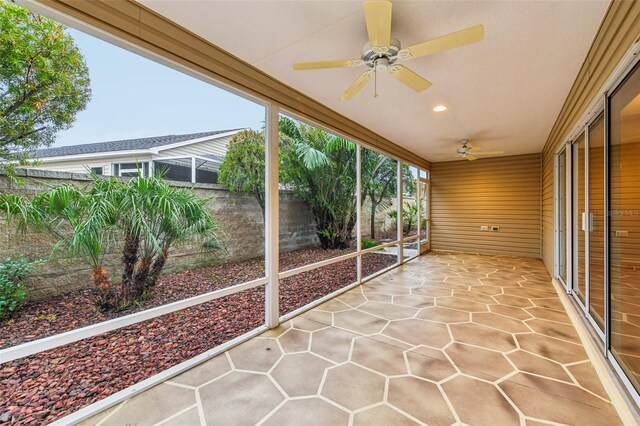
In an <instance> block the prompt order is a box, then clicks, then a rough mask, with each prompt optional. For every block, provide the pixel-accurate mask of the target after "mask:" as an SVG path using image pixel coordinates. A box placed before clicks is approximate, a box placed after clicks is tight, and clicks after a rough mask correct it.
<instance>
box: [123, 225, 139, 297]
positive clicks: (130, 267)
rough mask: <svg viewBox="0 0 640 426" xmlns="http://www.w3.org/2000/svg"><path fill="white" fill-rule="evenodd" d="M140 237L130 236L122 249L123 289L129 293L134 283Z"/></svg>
mask: <svg viewBox="0 0 640 426" xmlns="http://www.w3.org/2000/svg"><path fill="white" fill-rule="evenodd" d="M139 245H140V239H139V238H136V237H131V236H128V237H127V238H125V240H124V248H123V249H122V266H123V272H122V289H123V291H124V292H125V293H127V292H128V291H129V290H130V289H131V286H132V285H133V273H134V271H135V268H136V263H137V262H138V247H139Z"/></svg>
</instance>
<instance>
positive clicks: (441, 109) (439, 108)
mask: <svg viewBox="0 0 640 426" xmlns="http://www.w3.org/2000/svg"><path fill="white" fill-rule="evenodd" d="M433 110H434V111H435V112H442V111H446V110H447V107H446V106H444V105H436V106H434V107H433Z"/></svg>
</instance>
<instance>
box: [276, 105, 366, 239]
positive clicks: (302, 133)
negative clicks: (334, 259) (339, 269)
mask: <svg viewBox="0 0 640 426" xmlns="http://www.w3.org/2000/svg"><path fill="white" fill-rule="evenodd" d="M279 130H280V134H281V137H282V141H281V145H280V155H281V162H282V173H281V178H282V181H283V182H284V184H285V185H287V186H289V187H291V188H292V189H293V190H294V192H295V193H296V194H297V195H298V196H299V197H301V198H302V199H303V200H305V201H306V203H307V204H308V205H309V208H310V210H311V213H312V215H313V219H314V222H315V225H316V234H317V235H318V238H319V240H320V244H321V245H322V247H323V248H325V249H329V248H331V249H333V248H347V247H348V246H349V244H350V242H351V240H352V238H353V237H352V234H353V228H354V226H355V224H356V189H357V188H356V145H355V144H353V143H351V142H349V141H347V140H345V139H343V138H339V137H337V136H333V135H331V134H329V133H327V132H325V131H324V130H321V129H318V128H316V127H313V126H308V125H306V124H304V123H299V122H295V121H293V120H291V119H289V118H286V117H284V118H281V119H280V122H279Z"/></svg>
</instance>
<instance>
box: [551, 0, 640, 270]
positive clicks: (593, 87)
mask: <svg viewBox="0 0 640 426" xmlns="http://www.w3.org/2000/svg"><path fill="white" fill-rule="evenodd" d="M639 35H640V1H620V0H614V1H612V2H611V4H610V6H609V9H608V10H607V13H606V14H605V17H604V19H603V21H602V24H601V25H600V28H599V29H598V32H597V34H596V36H595V38H594V41H593V43H592V45H591V48H590V49H589V52H588V54H587V58H586V59H585V61H584V63H583V64H582V67H581V68H580V71H579V72H578V76H577V77H576V80H575V82H574V84H573V86H572V87H571V90H570V91H569V94H568V96H567V99H566V100H565V103H564V105H563V107H562V109H561V111H560V113H559V114H558V118H557V119H556V122H555V124H554V126H553V128H552V130H551V132H550V134H549V137H548V139H547V142H546V144H545V147H544V151H543V156H542V163H543V166H542V170H543V172H542V215H543V228H542V230H543V232H542V253H543V256H542V259H543V261H544V263H545V265H546V266H547V269H548V270H549V272H550V273H551V272H552V270H553V261H554V259H553V250H554V248H553V234H554V215H553V192H554V176H553V175H554V174H553V168H554V154H555V152H556V151H557V149H558V148H559V147H560V145H561V144H562V143H564V142H566V138H567V137H568V136H569V132H571V130H572V129H573V128H574V127H575V126H576V124H577V121H578V119H579V118H580V116H581V115H582V114H584V112H585V110H586V108H587V107H588V106H589V104H590V103H591V102H592V101H593V99H594V97H595V96H596V94H597V93H598V91H599V90H600V89H601V88H602V86H603V85H604V83H605V82H606V80H607V79H608V78H609V76H610V75H611V73H612V72H613V70H614V69H615V68H616V66H617V65H618V63H620V61H621V60H622V58H623V56H624V54H625V53H626V52H627V51H628V50H629V49H630V48H631V46H632V45H633V43H634V42H635V41H636V40H637V39H638V36H639Z"/></svg>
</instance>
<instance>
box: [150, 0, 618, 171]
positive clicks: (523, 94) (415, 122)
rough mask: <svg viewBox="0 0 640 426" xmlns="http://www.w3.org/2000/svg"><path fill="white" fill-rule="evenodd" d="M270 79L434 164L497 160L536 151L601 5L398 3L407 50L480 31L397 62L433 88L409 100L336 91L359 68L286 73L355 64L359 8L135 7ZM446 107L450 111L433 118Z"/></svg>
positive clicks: (190, 1)
mask: <svg viewBox="0 0 640 426" xmlns="http://www.w3.org/2000/svg"><path fill="white" fill-rule="evenodd" d="M140 1H141V3H143V4H145V5H146V6H148V7H150V8H151V9H154V10H155V11H157V12H158V13H160V14H162V15H164V16H166V17H167V18H169V19H171V20H173V21H174V22H176V23H178V24H180V25H182V26H184V27H185V28H188V29H189V30H191V31H193V32H195V33H196V34H198V35H200V36H202V37H204V38H205V39H207V40H209V41H210V42H212V43H213V44H216V45H217V46H220V47H221V48H223V49H225V50H227V51H228V52H230V53H232V54H234V55H236V56H237V57H239V58H241V59H243V60H245V61H247V62H249V63H251V64H253V65H254V66H256V67H258V68H260V69H261V70H263V71H265V72H266V73H268V74H270V75H271V76H273V77H275V78H276V79H278V80H280V81H282V82H284V83H286V84H288V85H290V86H292V87H294V88H296V89H298V90H300V91H301V92H303V93H305V94H307V95H309V96H311V97H312V98H314V99H316V100H318V101H319V102H321V103H323V104H325V105H327V106H329V107H330V108H332V109H334V110H336V111H338V112H340V113H342V114H344V115H346V116H347V117H350V118H351V119H353V120H355V121H357V122H359V123H361V124H363V125H365V126H368V127H369V128H371V129H372V130H374V131H375V132H377V133H379V134H381V135H383V136H385V137H387V138H389V139H390V140H392V141H394V142H395V143H397V144H399V145H402V146H404V147H406V148H408V149H410V150H412V151H414V152H416V153H417V154H418V155H420V156H422V157H424V158H426V159H428V160H431V161H444V160H449V159H453V158H455V157H453V156H449V155H446V154H445V155H440V154H444V153H449V152H451V153H452V154H453V153H455V150H456V149H457V147H458V142H457V140H459V139H463V138H468V139H470V140H471V144H470V145H473V146H477V147H479V148H481V149H482V150H485V151H496V150H503V151H504V153H505V154H504V155H515V154H524V153H533V152H540V151H541V150H542V148H543V145H544V143H545V141H546V139H547V136H548V134H549V131H550V130H551V127H552V125H553V123H554V121H555V118H556V117H557V115H558V113H559V111H560V108H561V106H562V104H563V102H564V100H565V98H566V96H567V93H568V92H569V89H570V87H571V85H572V83H573V81H574V79H575V77H576V75H577V73H578V70H579V69H580V66H581V64H582V62H583V60H584V58H585V56H586V53H587V51H588V48H589V46H590V44H591V42H592V40H593V37H594V36H595V33H596V31H597V28H598V25H599V24H600V22H601V20H602V18H603V16H604V13H605V11H606V8H607V4H608V2H607V1H499V2H493V1H450V2H440V1H400V0H397V1H394V3H393V25H392V36H393V37H394V38H397V39H399V40H400V41H401V42H402V44H403V45H404V46H409V45H411V44H415V43H418V42H421V41H424V40H428V39H431V38H434V37H438V36H440V35H444V34H447V33H450V32H453V31H457V30H460V29H463V28H466V27H469V26H472V25H476V24H483V25H484V29H485V38H484V40H483V41H482V42H480V43H477V44H473V45H469V46H465V47H461V48H458V49H455V50H451V51H447V52H443V53H439V54H437V55H433V56H428V57H423V58H417V59H413V60H411V61H407V62H403V64H404V65H406V66H408V67H410V68H411V69H412V70H413V71H415V72H417V73H419V74H420V75H422V76H423V77H425V78H426V79H428V80H429V81H431V82H432V83H433V86H432V87H431V88H430V89H428V90H426V91H424V92H422V93H414V92H412V91H411V90H410V89H408V88H406V87H405V86H403V85H401V84H400V83H399V82H397V81H396V80H394V79H392V78H390V77H389V76H386V75H383V76H380V77H379V78H378V91H379V93H380V96H379V97H377V98H374V97H373V84H371V83H370V84H369V85H368V86H367V87H365V89H364V90H362V91H361V92H360V93H359V94H358V95H356V97H355V98H354V99H352V100H351V101H348V102H340V101H339V100H338V96H340V94H341V93H342V91H343V90H344V89H345V88H346V87H347V86H348V85H349V84H350V83H351V82H352V81H353V80H355V79H356V77H357V76H358V75H359V74H360V73H361V72H362V71H364V68H342V69H329V70H317V71H294V70H293V69H292V68H291V64H292V63H293V62H299V61H315V60H329V59H350V58H359V56H360V53H361V50H362V46H363V45H364V44H365V43H366V41H367V32H366V28H365V23H364V17H363V13H362V2H361V1H358V0H353V1H269V0H264V1H211V0H208V1H207V0H201V1H194V0H170V1H169V0H140ZM440 103H442V104H445V105H447V106H448V107H449V109H448V110H447V111H446V112H444V113H435V112H433V111H432V108H433V107H434V106H435V105H437V104H440Z"/></svg>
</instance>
